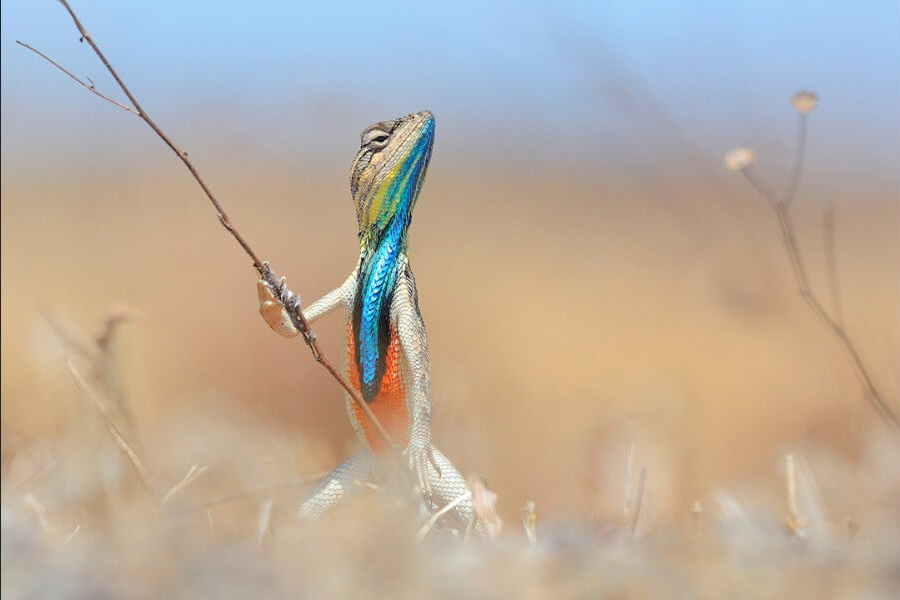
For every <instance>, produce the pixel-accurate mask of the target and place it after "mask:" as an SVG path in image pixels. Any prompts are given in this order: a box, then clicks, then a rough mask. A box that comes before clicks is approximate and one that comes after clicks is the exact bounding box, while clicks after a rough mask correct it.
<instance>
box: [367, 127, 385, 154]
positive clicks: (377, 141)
mask: <svg viewBox="0 0 900 600" xmlns="http://www.w3.org/2000/svg"><path fill="white" fill-rule="evenodd" d="M390 139H391V134H390V133H388V132H387V131H384V130H382V129H369V130H367V131H364V132H363V134H362V140H361V141H362V145H363V146H365V147H366V148H369V149H370V150H381V149H382V148H384V147H385V146H387V144H388V140H390Z"/></svg>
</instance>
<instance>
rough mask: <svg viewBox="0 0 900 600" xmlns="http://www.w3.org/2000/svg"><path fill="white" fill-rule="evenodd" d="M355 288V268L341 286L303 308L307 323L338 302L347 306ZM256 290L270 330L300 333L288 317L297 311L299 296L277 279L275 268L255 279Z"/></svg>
mask: <svg viewBox="0 0 900 600" xmlns="http://www.w3.org/2000/svg"><path fill="white" fill-rule="evenodd" d="M267 266H268V265H267ZM355 289H356V270H355V269H354V271H353V272H352V273H350V276H349V277H348V278H347V279H346V281H344V283H342V284H341V285H340V287H337V288H335V289H333V290H331V291H330V292H328V293H327V294H325V295H324V296H322V297H321V298H319V299H318V300H316V301H315V302H313V303H312V304H310V305H309V306H308V307H307V308H306V310H304V311H303V316H304V317H306V322H307V323H310V324H312V323H313V321H315V320H317V319H318V318H319V317H323V316H325V315H327V314H328V313H330V312H332V311H334V310H335V309H336V308H338V307H339V306H341V304H343V305H344V306H345V307H349V305H350V303H351V302H352V298H353V292H354V290H355ZM256 293H257V296H258V297H259V314H260V315H262V318H263V320H264V321H265V322H266V323H267V324H268V325H269V327H271V328H272V331H274V332H275V333H277V334H278V335H280V336H283V337H294V336H296V335H297V334H298V333H300V332H299V331H298V330H297V327H296V326H295V325H294V322H293V320H292V319H291V311H299V310H300V296H299V295H298V294H295V293H294V292H292V291H291V290H290V289H288V287H287V285H286V284H285V280H284V278H283V277H282V278H280V279H279V278H278V277H277V275H275V271H272V270H270V271H269V273H268V274H267V276H266V277H264V278H261V279H260V280H259V281H257V282H256Z"/></svg>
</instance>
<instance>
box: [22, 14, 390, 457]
mask: <svg viewBox="0 0 900 600" xmlns="http://www.w3.org/2000/svg"><path fill="white" fill-rule="evenodd" d="M59 1H60V3H61V4H62V5H63V6H64V7H65V9H66V11H67V12H68V13H69V16H70V17H72V21H73V22H74V23H75V27H76V28H78V32H79V34H81V41H86V42H87V43H88V45H90V47H91V49H93V51H94V54H96V55H97V57H98V58H99V59H100V62H102V63H103V65H104V66H105V67H106V70H107V71H109V73H110V75H112V77H113V79H115V81H116V84H118V86H119V89H121V90H122V92H123V93H124V94H125V95H126V96H127V97H128V100H129V101H130V102H131V104H132V106H133V107H134V108H133V109H131V108H128V107H126V106H124V105H121V104H119V103H118V102H115V101H114V100H112V99H111V98H108V97H106V96H104V95H103V94H100V93H98V92H97V91H96V90H95V89H94V87H93V86H91V85H86V84H85V83H84V82H83V81H81V80H80V79H78V78H77V77H75V76H74V75H72V74H71V73H70V72H69V71H67V70H65V69H63V68H62V67H61V66H60V65H59V64H58V63H56V62H55V61H53V60H52V59H50V58H49V57H48V56H47V55H46V54H44V53H42V52H39V51H38V50H36V49H34V48H32V47H31V46H29V45H27V44H24V43H22V42H19V43H20V44H21V45H22V46H24V47H26V48H28V49H29V50H32V51H34V52H36V53H37V54H38V55H39V56H41V57H42V58H44V59H46V60H47V61H48V62H50V64H52V65H54V66H56V67H57V68H58V69H60V70H62V71H63V72H64V73H66V74H67V75H69V76H70V77H71V78H72V79H74V80H75V81H77V82H78V83H80V84H81V85H82V86H84V87H85V88H86V89H87V90H89V91H91V92H93V93H94V94H97V95H98V96H100V97H101V98H103V99H105V100H108V101H110V102H112V103H114V104H116V105H118V106H120V107H121V108H125V109H126V110H129V112H132V113H134V114H136V115H137V116H138V117H140V118H141V119H142V120H143V121H144V122H145V123H146V124H147V125H148V126H149V127H150V128H151V129H152V130H153V131H154V132H155V133H156V135H158V136H159V137H160V139H161V140H162V141H163V142H164V143H165V144H166V145H167V146H168V147H169V148H170V149H171V150H172V152H174V153H175V154H176V155H178V158H179V159H180V160H181V162H182V163H184V166H185V167H187V170H188V171H190V173H191V175H192V176H193V177H194V180H195V181H196V182H197V184H198V185H199V186H200V188H201V189H202V190H203V193H204V194H206V197H207V198H208V199H209V201H210V203H212V205H213V208H214V209H215V211H216V216H217V217H218V219H219V223H221V224H222V227H224V228H225V229H226V230H227V231H228V233H230V234H231V236H232V237H233V238H234V239H235V240H236V241H237V243H238V244H239V245H240V246H241V248H243V250H244V252H245V253H246V254H247V256H249V257H250V260H251V261H252V263H253V268H255V269H256V271H257V272H258V273H259V275H260V277H262V278H263V279H264V280H265V281H266V282H267V283H268V284H269V285H270V286H273V288H276V289H277V286H278V283H279V282H278V281H277V280H276V278H275V274H274V273H273V272H272V270H271V269H270V268H269V265H268V264H267V263H265V262H264V261H262V260H260V259H259V257H258V256H257V255H256V253H255V252H254V251H253V249H252V248H251V247H250V244H248V243H247V241H246V240H245V239H244V238H243V236H241V234H240V233H239V232H238V230H237V229H236V228H235V226H234V225H233V224H232V222H231V219H229V217H228V214H227V213H226V212H225V209H224V208H222V205H221V204H220V203H219V201H218V200H217V199H216V197H215V195H213V193H212V191H211V190H210V188H209V186H207V185H206V182H205V181H204V180H203V178H202V177H201V176H200V173H199V172H198V171H197V169H196V167H194V164H193V163H192V162H191V160H190V159H189V158H188V153H187V152H185V151H184V150H182V149H181V148H179V147H178V146H177V145H176V144H175V142H173V141H172V139H171V138H169V136H168V135H166V134H165V132H163V130H162V129H160V127H159V126H158V125H157V124H156V123H155V122H154V121H153V119H151V118H150V116H149V115H148V114H147V112H146V111H145V110H144V109H143V107H141V105H140V103H139V102H138V101H137V98H135V97H134V95H133V94H132V93H131V91H130V90H129V89H128V87H127V86H126V85H125V83H124V82H123V81H122V78H121V77H119V74H118V73H117V72H116V70H115V69H114V68H113V66H112V65H111V64H110V63H109V61H108V60H107V59H106V56H105V55H104V54H103V52H102V51H101V50H100V48H99V46H97V44H96V43H95V42H94V40H93V38H92V37H91V36H90V34H88V32H87V30H85V28H84V26H83V25H82V24H81V21H80V20H79V19H78V17H77V16H76V15H75V11H74V10H72V7H71V6H69V3H68V2H67V0H59ZM289 312H290V315H291V321H293V323H294V326H295V327H296V328H297V329H298V330H299V331H300V333H301V334H302V335H303V341H304V342H306V345H307V346H309V349H310V352H312V355H313V358H314V359H315V361H316V362H317V363H319V364H320V365H322V366H323V367H325V370H326V371H328V373H330V374H331V376H332V377H333V378H334V379H335V381H337V382H338V383H339V384H340V385H341V387H343V388H344V390H346V392H347V393H348V394H349V395H350V397H351V398H352V399H353V401H354V402H355V403H356V405H357V406H359V408H360V410H362V412H363V414H365V415H366V418H368V419H369V421H370V422H371V423H372V424H373V426H374V427H375V430H376V431H378V433H379V435H381V436H382V437H383V438H384V440H385V441H386V442H387V443H388V445H389V446H390V447H391V448H392V449H393V451H394V452H395V453H399V451H400V448H399V446H398V445H397V444H396V443H395V442H394V440H393V439H391V436H390V435H389V434H388V432H387V430H386V429H385V428H384V427H383V426H382V425H381V423H380V422H379V420H378V419H377V418H376V417H375V414H374V413H373V412H372V410H371V408H369V405H368V404H367V403H366V402H365V400H363V398H362V395H360V393H359V391H357V390H355V389H353V387H352V386H351V385H350V384H349V383H348V382H347V381H346V380H345V379H344V377H343V376H342V375H341V374H340V373H339V372H338V371H337V369H335V368H334V366H333V365H332V364H331V362H330V361H329V360H328V359H327V358H326V357H325V355H324V353H323V352H322V349H321V348H320V347H319V344H318V342H317V340H316V335H315V333H314V332H313V331H312V329H311V328H310V326H309V322H308V321H307V320H306V317H305V316H304V315H303V313H302V311H301V310H300V309H299V305H298V306H295V307H292V310H290V311H289Z"/></svg>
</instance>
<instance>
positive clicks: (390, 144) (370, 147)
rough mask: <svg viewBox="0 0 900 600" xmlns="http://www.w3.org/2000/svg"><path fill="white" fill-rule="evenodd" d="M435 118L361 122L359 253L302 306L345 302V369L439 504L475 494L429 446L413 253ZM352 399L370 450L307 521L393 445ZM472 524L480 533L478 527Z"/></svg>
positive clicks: (456, 520)
mask: <svg viewBox="0 0 900 600" xmlns="http://www.w3.org/2000/svg"><path fill="white" fill-rule="evenodd" d="M434 126H435V125H434V117H433V116H432V114H431V113H430V112H428V111H422V112H419V113H414V114H411V115H407V116H405V117H402V118H399V119H394V120H392V121H384V122H380V123H375V124H373V125H371V126H369V127H367V128H366V129H365V130H363V132H362V136H361V142H360V149H359V152H358V153H357V155H356V158H355V159H354V160H353V165H352V166H351V168H350V190H351V193H352V194H353V201H354V204H355V206H356V217H357V222H358V224H359V241H360V251H359V260H358V262H357V266H356V268H355V269H354V270H353V272H352V273H351V274H350V276H349V277H348V278H347V280H346V281H344V283H343V284H341V286H340V287H338V288H336V289H335V290H333V291H331V292H329V293H328V294H326V295H325V296H324V297H322V298H321V299H319V300H317V301H316V302H314V303H313V304H311V305H310V306H309V307H308V308H306V309H305V310H304V311H303V314H304V316H305V317H306V319H307V321H309V322H310V323H312V322H313V321H315V320H316V319H319V318H320V317H322V316H324V315H326V314H329V313H331V312H332V311H334V310H336V309H338V308H343V309H344V314H345V316H346V319H347V344H346V351H345V353H344V359H343V370H344V375H345V377H347V379H348V381H349V382H350V383H351V385H352V386H354V387H355V388H356V389H358V390H359V392H360V394H361V395H362V397H363V399H364V400H365V401H366V403H367V404H368V405H369V407H370V408H371V409H372V412H373V413H374V414H375V416H376V418H377V419H378V421H379V422H380V423H381V424H382V425H383V426H384V427H385V429H386V430H387V431H388V433H389V434H390V436H391V438H392V439H394V440H395V441H396V442H397V443H400V444H402V445H403V446H405V454H406V456H407V457H408V460H409V466H410V469H411V471H412V473H413V476H414V477H415V480H416V483H417V485H418V488H419V490H420V491H421V493H422V498H423V500H424V502H425V505H426V507H427V508H428V509H429V510H432V511H434V510H438V509H440V508H441V507H443V506H446V505H447V504H449V503H450V502H453V501H454V500H457V499H458V498H459V497H460V496H464V495H469V493H470V491H469V486H468V485H467V483H466V481H465V479H464V478H463V477H462V475H461V474H460V473H459V471H457V469H456V468H455V467H454V466H453V464H452V463H451V462H450V461H449V460H448V459H447V458H446V457H445V456H444V455H443V454H441V453H440V452H439V451H438V450H437V449H436V448H434V447H433V446H432V444H431V372H430V368H429V364H428V340H427V337H426V335H425V323H424V321H423V320H422V315H421V313H420V312H419V303H418V294H417V292H416V282H415V279H414V277H413V274H412V270H411V269H410V265H409V258H408V255H407V249H408V244H409V242H408V233H409V226H410V222H411V221H412V213H413V208H414V207H415V204H416V201H417V200H418V197H419V193H420V191H421V189H422V185H423V183H424V181H425V174H426V172H427V170H428V163H429V161H430V160H431V151H432V147H433V144H434ZM262 285H265V284H264V283H263V284H262ZM272 292H273V291H272V290H265V289H263V288H260V292H259V296H260V312H261V313H262V315H263V317H264V318H265V320H266V322H267V323H269V325H270V326H271V327H272V328H273V329H274V330H275V331H276V332H277V333H279V334H280V335H295V334H296V332H295V331H294V330H293V328H291V327H289V326H286V325H285V323H290V319H289V318H288V317H286V316H285V315H283V314H280V313H279V310H278V308H279V306H280V308H281V309H283V308H284V307H283V305H279V304H278V299H277V298H276V297H274V296H276V295H277V294H274V293H272ZM287 294H288V297H294V296H293V294H292V293H290V292H287ZM282 297H284V296H282ZM346 405H347V412H348V414H349V416H350V422H351V423H352V425H353V429H354V431H355V432H356V434H357V436H358V437H359V438H360V439H361V440H362V441H364V442H365V443H366V444H367V446H368V449H367V450H364V451H363V452H360V453H358V454H355V455H354V456H352V457H350V458H349V459H347V460H346V461H344V462H343V463H341V465H340V466H338V467H337V468H336V469H335V470H334V471H332V472H331V473H330V474H329V475H328V476H327V477H325V479H323V480H322V481H321V482H320V483H319V484H318V485H317V486H316V488H315V489H314V490H313V491H312V492H311V493H310V495H309V497H308V498H307V499H306V500H305V501H304V502H303V504H302V505H301V507H300V510H299V512H298V517H299V518H301V519H316V518H318V517H320V516H321V515H322V514H324V513H325V512H326V511H327V510H328V509H329V508H330V507H332V506H333V505H334V504H335V503H336V502H338V501H340V500H341V499H342V498H344V497H346V496H347V495H348V494H350V493H352V492H353V491H354V490H356V489H358V488H359V483H360V482H370V481H372V480H373V478H374V477H375V476H376V473H377V470H378V469H377V467H378V463H379V461H378V459H377V458H378V456H379V455H383V454H384V453H385V452H386V451H387V450H388V447H387V444H386V443H385V442H384V440H383V439H382V438H381V437H380V436H379V435H378V432H377V431H376V430H375V428H374V426H373V425H372V424H371V423H370V422H369V420H368V419H367V418H366V416H365V415H364V414H363V412H362V411H361V409H360V408H359V407H358V406H356V404H355V403H354V402H353V401H352V399H351V398H350V396H349V395H346ZM473 519H474V507H473V505H472V501H471V499H470V498H467V499H465V500H463V501H461V502H459V504H458V505H457V506H456V507H455V508H454V509H453V510H451V511H449V512H448V513H447V520H448V521H449V522H450V525H451V526H452V527H454V528H456V529H458V530H464V529H466V528H467V527H468V526H469V525H470V524H471V523H472V521H473ZM474 531H475V532H476V534H477V535H481V534H482V529H481V527H480V525H477V524H476V526H475V528H474Z"/></svg>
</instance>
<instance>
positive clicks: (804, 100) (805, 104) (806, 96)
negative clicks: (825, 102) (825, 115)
mask: <svg viewBox="0 0 900 600" xmlns="http://www.w3.org/2000/svg"><path fill="white" fill-rule="evenodd" d="M791 104H792V105H793V106H794V110H796V111H797V112H798V113H800V114H801V115H805V114H807V113H809V112H810V111H813V110H815V108H816V106H818V105H819V97H818V96H816V95H815V94H814V93H813V92H809V91H806V90H801V91H799V92H797V93H796V94H794V97H793V98H791Z"/></svg>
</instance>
